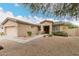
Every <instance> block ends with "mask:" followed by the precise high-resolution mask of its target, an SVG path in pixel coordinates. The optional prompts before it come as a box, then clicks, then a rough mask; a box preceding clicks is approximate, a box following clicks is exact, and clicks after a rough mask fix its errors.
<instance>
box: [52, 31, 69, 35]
mask: <svg viewBox="0 0 79 59" xmlns="http://www.w3.org/2000/svg"><path fill="white" fill-rule="evenodd" d="M53 35H56V36H68V34H67V33H66V32H64V31H58V32H53Z"/></svg>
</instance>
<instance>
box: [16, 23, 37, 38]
mask: <svg viewBox="0 0 79 59" xmlns="http://www.w3.org/2000/svg"><path fill="white" fill-rule="evenodd" d="M17 30H18V36H22V37H27V36H28V34H27V32H28V31H31V32H32V35H36V34H37V33H38V27H37V26H33V25H28V24H21V23H18V28H17Z"/></svg>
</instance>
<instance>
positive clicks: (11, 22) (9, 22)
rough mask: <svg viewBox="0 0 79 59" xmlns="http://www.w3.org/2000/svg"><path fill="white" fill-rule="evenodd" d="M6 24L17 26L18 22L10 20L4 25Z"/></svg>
mask: <svg viewBox="0 0 79 59" xmlns="http://www.w3.org/2000/svg"><path fill="white" fill-rule="evenodd" d="M6 26H17V23H16V22H13V21H11V20H8V21H7V22H6V23H5V24H4V27H6Z"/></svg>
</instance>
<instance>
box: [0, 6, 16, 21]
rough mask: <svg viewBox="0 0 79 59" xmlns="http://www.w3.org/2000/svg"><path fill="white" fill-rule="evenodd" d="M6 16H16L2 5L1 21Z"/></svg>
mask: <svg viewBox="0 0 79 59" xmlns="http://www.w3.org/2000/svg"><path fill="white" fill-rule="evenodd" d="M6 17H14V16H13V13H12V12H10V11H7V12H5V11H4V10H3V8H1V7H0V22H2V21H3V20H4V19H5V18H6Z"/></svg>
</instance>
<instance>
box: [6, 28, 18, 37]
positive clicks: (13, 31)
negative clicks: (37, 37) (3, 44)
mask: <svg viewBox="0 0 79 59" xmlns="http://www.w3.org/2000/svg"><path fill="white" fill-rule="evenodd" d="M5 30H6V35H7V36H12V37H14V36H16V35H17V34H16V27H7V28H6V29H5Z"/></svg>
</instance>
